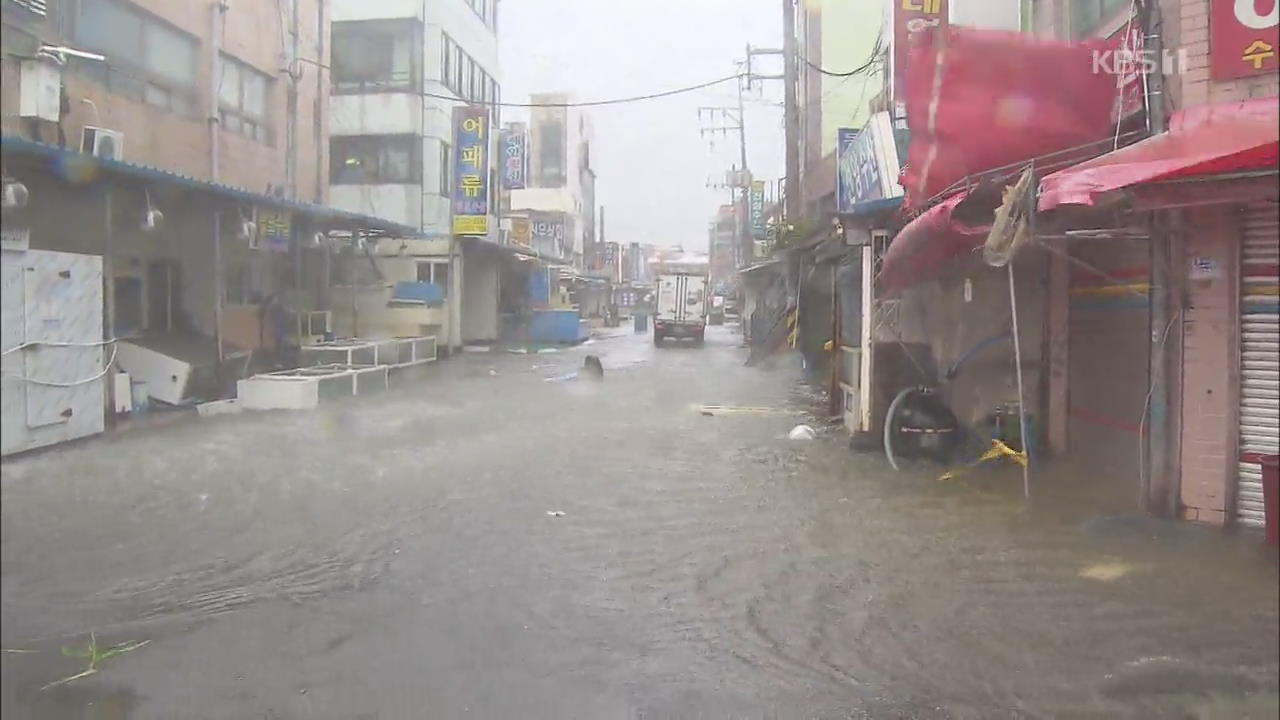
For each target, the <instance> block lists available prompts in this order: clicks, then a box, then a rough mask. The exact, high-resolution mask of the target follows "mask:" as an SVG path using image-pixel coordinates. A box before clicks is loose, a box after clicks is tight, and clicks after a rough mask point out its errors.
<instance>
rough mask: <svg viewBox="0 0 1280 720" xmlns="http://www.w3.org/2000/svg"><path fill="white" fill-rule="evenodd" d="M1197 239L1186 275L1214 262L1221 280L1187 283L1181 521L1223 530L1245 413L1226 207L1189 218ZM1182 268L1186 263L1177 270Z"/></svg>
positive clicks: (1234, 257)
mask: <svg viewBox="0 0 1280 720" xmlns="http://www.w3.org/2000/svg"><path fill="white" fill-rule="evenodd" d="M1186 220H1187V222H1188V223H1194V224H1195V227H1196V228H1197V232H1194V233H1190V234H1189V235H1188V237H1187V248H1186V251H1187V256H1186V257H1185V258H1180V259H1178V260H1175V262H1178V263H1179V264H1177V265H1175V271H1181V272H1186V271H1187V269H1188V267H1189V263H1190V262H1191V259H1192V258H1196V257H1199V258H1210V259H1212V260H1214V261H1216V262H1217V264H1218V267H1219V268H1221V269H1222V272H1221V277H1218V278H1210V279H1203V280H1190V281H1188V282H1187V305H1186V307H1185V309H1184V311H1183V317H1182V330H1183V356H1182V362H1183V376H1182V380H1183V384H1182V393H1183V395H1182V443H1181V445H1182V447H1181V464H1182V491H1181V501H1182V505H1183V510H1182V512H1183V517H1185V518H1187V519H1189V520H1198V521H1200V522H1208V523H1212V524H1216V525H1221V524H1222V523H1223V522H1224V520H1225V515H1224V511H1225V509H1226V500H1227V486H1228V484H1229V483H1233V482H1235V479H1236V456H1237V454H1238V451H1237V448H1236V442H1235V438H1236V433H1235V427H1234V426H1235V424H1236V418H1237V412H1238V407H1239V399H1238V397H1237V395H1236V393H1237V392H1238V385H1239V381H1238V377H1239V368H1238V366H1237V358H1238V357H1239V337H1238V335H1237V332H1238V330H1237V327H1238V323H1239V315H1240V309H1239V305H1238V304H1237V303H1238V296H1239V278H1238V276H1237V275H1236V268H1238V267H1239V248H1240V241H1239V237H1240V235H1239V228H1238V226H1237V224H1236V218H1235V217H1234V215H1233V214H1232V213H1231V211H1230V209H1228V208H1225V207H1217V208H1207V209H1201V210H1198V211H1195V212H1188V213H1187V217H1186ZM1179 261H1180V262H1179Z"/></svg>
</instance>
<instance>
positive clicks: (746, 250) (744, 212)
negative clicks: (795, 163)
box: [738, 46, 753, 267]
mask: <svg viewBox="0 0 1280 720" xmlns="http://www.w3.org/2000/svg"><path fill="white" fill-rule="evenodd" d="M747 50H748V52H749V51H750V46H748V47H747ZM746 81H747V78H738V153H739V158H740V160H741V161H742V177H741V178H739V179H740V180H742V187H741V188H740V189H739V191H738V195H739V200H740V201H741V203H742V205H741V209H740V210H739V212H740V213H741V216H740V217H741V218H742V224H741V226H740V227H739V231H740V233H741V235H740V238H739V242H740V244H741V247H742V256H741V257H740V258H739V262H738V266H739V267H747V266H748V265H750V264H751V256H752V254H753V253H752V252H751V250H752V248H751V201H750V194H751V171H750V170H749V169H747V129H746V128H747V119H746V117H745V116H744V113H743V105H742V85H743V83H745V82H746Z"/></svg>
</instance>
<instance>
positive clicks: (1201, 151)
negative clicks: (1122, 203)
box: [1039, 98, 1280, 210]
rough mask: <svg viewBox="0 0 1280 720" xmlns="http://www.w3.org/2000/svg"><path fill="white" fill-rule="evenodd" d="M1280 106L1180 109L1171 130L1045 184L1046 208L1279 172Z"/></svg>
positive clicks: (1256, 103) (1254, 103)
mask: <svg viewBox="0 0 1280 720" xmlns="http://www.w3.org/2000/svg"><path fill="white" fill-rule="evenodd" d="M1277 162H1280V104H1277V103H1276V99H1275V98H1263V99H1258V100H1245V101H1243V102H1233V103H1226V104H1221V105H1200V106H1197V107H1192V108H1188V109H1186V110H1179V111H1177V112H1175V113H1174V114H1173V116H1172V117H1171V118H1170V120H1169V130H1168V131H1167V132H1163V133H1161V134H1159V135H1156V136H1154V137H1149V138H1147V139H1146V140H1143V141H1141V142H1137V143H1134V144H1133V145H1130V146H1128V147H1123V148H1120V149H1119V150H1116V151H1115V152H1111V153H1107V154H1106V155H1102V156H1100V157H1096V158H1093V159H1092V160H1086V161H1085V162H1082V163H1080V164H1079V165H1074V166H1072V167H1069V168H1067V169H1065V170H1059V171H1058V172H1056V173H1053V174H1051V175H1047V176H1045V177H1044V178H1043V179H1042V180H1041V181H1040V203H1039V207H1040V209H1041V210H1051V209H1053V208H1055V207H1057V206H1059V205H1093V204H1094V203H1095V202H1096V201H1097V200H1098V197H1099V196H1100V195H1102V194H1104V193H1107V192H1111V191H1114V190H1119V189H1121V188H1125V187H1128V186H1130V185H1137V184H1139V183H1146V182H1152V181H1155V180H1177V179H1181V178H1188V177H1196V176H1201V175H1219V174H1222V173H1235V172H1247V171H1252V170H1268V169H1270V170H1275V169H1276V164H1277Z"/></svg>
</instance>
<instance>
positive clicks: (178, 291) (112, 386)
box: [0, 0, 408, 452]
mask: <svg viewBox="0 0 1280 720" xmlns="http://www.w3.org/2000/svg"><path fill="white" fill-rule="evenodd" d="M0 13H2V16H0V20H2V23H0V42H3V47H4V56H3V59H2V60H0V116H2V119H0V130H2V136H0V148H2V149H3V153H2V155H0V165H2V166H3V167H2V170H3V183H4V189H5V192H4V203H3V206H4V207H3V213H4V220H3V224H4V245H3V256H4V271H5V274H4V283H5V293H4V298H3V302H4V305H5V308H4V312H5V317H6V318H8V317H10V313H13V314H14V315H15V316H20V317H21V316H25V317H26V326H27V327H35V325H32V323H33V322H42V321H40V320H39V318H38V315H39V313H42V312H48V310H47V309H40V308H37V307H34V306H33V305H31V304H30V303H29V302H24V301H23V300H22V298H23V296H24V292H23V290H22V287H26V288H27V291H26V292H28V293H29V292H31V291H35V290H37V289H40V292H41V293H45V292H46V290H45V289H41V288H47V287H50V286H48V285H47V284H46V280H48V279H54V280H56V282H57V283H59V284H61V285H62V290H61V291H59V292H56V293H53V294H54V295H57V296H58V297H59V298H61V299H60V300H58V302H60V303H62V305H61V307H60V308H59V309H58V310H57V311H56V314H58V315H59V316H60V317H59V320H58V322H59V323H61V322H62V321H63V320H62V318H66V319H67V322H68V323H69V324H74V325H75V327H74V329H72V330H70V331H69V332H71V333H72V334H71V335H70V337H71V338H72V339H74V341H75V342H74V343H73V344H72V345H70V346H62V347H58V348H56V349H50V350H49V351H48V352H42V353H41V354H42V356H43V357H42V358H40V359H38V360H37V359H36V358H35V357H34V356H31V357H28V356H27V353H25V352H12V353H11V352H10V351H11V350H16V346H15V345H13V344H12V343H14V342H15V341H16V340H21V339H22V338H17V339H15V338H14V337H11V334H10V333H9V330H10V327H9V324H8V323H6V325H5V340H4V342H5V348H6V350H5V381H4V382H5V385H4V395H5V397H6V399H8V398H19V397H22V398H27V400H25V401H24V402H27V403H28V404H27V411H29V412H28V413H27V415H28V417H26V422H25V423H24V422H23V419H22V418H21V417H20V416H21V415H22V414H23V413H22V412H21V405H18V404H10V403H9V402H7V401H6V403H5V405H4V408H5V410H4V412H5V417H4V422H3V425H4V427H5V433H4V441H3V445H4V451H5V452H9V451H10V450H11V449H15V448H16V449H22V448H29V447H32V446H35V445H39V444H48V443H49V442H56V441H59V440H64V439H67V438H69V437H75V436H78V435H83V434H90V433H92V432H96V431H100V430H101V429H102V426H103V424H104V422H105V420H104V417H108V416H113V413H108V412H104V408H103V407H102V406H103V402H102V400H103V399H104V398H105V399H106V401H107V402H106V407H107V408H111V409H114V408H116V407H118V406H117V405H115V404H114V402H113V401H115V400H119V401H121V403H122V405H127V404H128V401H129V399H130V397H131V395H132V393H131V391H130V389H129V387H128V385H127V383H122V382H120V381H123V380H125V378H124V377H122V376H120V375H118V374H117V373H118V372H119V371H120V370H121V369H123V371H124V372H125V373H128V375H129V376H131V378H132V380H134V381H139V382H140V383H145V386H146V387H147V388H148V390H147V393H148V394H149V395H150V397H151V398H153V399H157V400H161V401H164V402H169V403H178V402H186V401H189V400H191V399H194V398H211V397H225V396H226V395H228V394H231V393H233V392H234V388H235V383H234V381H235V380H236V379H237V378H238V377H239V376H240V375H242V374H243V373H245V372H253V371H254V370H256V369H257V368H259V367H263V366H264V365H265V366H271V365H275V364H283V363H288V362H296V355H294V354H293V350H294V349H296V348H297V346H298V345H300V344H305V343H310V342H313V341H314V338H316V337H317V336H320V337H323V336H324V335H326V334H328V333H329V332H331V331H332V330H333V324H332V322H331V320H332V318H333V312H332V311H333V309H334V305H335V303H336V297H335V293H333V292H332V291H331V290H332V286H333V285H334V282H333V279H334V278H336V277H340V276H342V275H344V272H345V271H346V270H348V269H350V268H353V267H355V266H356V265H357V264H358V263H355V262H352V260H353V259H354V258H355V254H354V253H353V244H352V243H348V242H346V241H345V240H341V239H339V237H340V236H342V237H350V236H352V235H371V234H379V233H386V232H403V231H406V230H408V228H404V227H401V226H397V225H396V224H395V223H389V222H386V221H383V220H377V219H374V218H369V217H364V216H360V215H358V214H355V213H348V212H344V211H340V210H336V209H334V208H332V207H328V206H326V205H325V204H324V203H325V202H326V199H327V196H328V189H329V180H328V170H329V163H328V150H329V142H328V121H327V114H326V112H325V107H326V105H327V102H328V97H329V88H330V78H329V71H328V68H329V67H330V64H331V63H330V57H329V2H328V0H284V1H282V2H277V3H265V2H248V1H246V0H217V1H212V0H211V1H209V2H196V1H194V0H193V1H191V2H171V1H170V2H162V1H161V0H59V1H58V2H47V1H45V0H4V1H3V2H2V3H0ZM335 230H338V231H342V232H341V233H334V232H332V231H335ZM37 266H39V267H43V268H46V269H48V268H51V267H52V268H62V269H63V270H62V271H59V272H56V273H48V272H46V273H45V274H44V275H43V276H42V277H41V279H39V280H38V281H37V280H35V278H37V275H32V274H28V273H26V272H24V271H22V268H23V267H37ZM72 267H74V268H76V269H75V270H74V271H72V270H71V269H70V268H72ZM64 271H65V272H64ZM19 325H22V323H19ZM23 337H25V339H26V340H28V341H34V342H37V343H38V342H40V341H41V339H42V338H39V337H29V336H23ZM54 356H57V358H56V360H55V362H57V363H58V364H60V365H61V366H64V367H72V368H74V367H76V366H77V363H79V365H78V367H80V368H81V371H80V373H79V374H78V375H76V377H84V376H85V374H86V372H87V371H86V369H85V365H84V363H85V362H86V361H89V362H90V364H91V365H92V366H93V367H103V366H104V363H105V366H106V368H107V369H106V371H105V372H103V373H96V374H94V373H89V374H90V375H91V378H90V379H89V380H85V381H76V382H74V383H71V384H70V385H69V386H68V387H67V388H64V389H59V390H51V389H49V388H48V387H47V386H46V385H44V384H43V383H40V382H35V381H33V380H30V379H29V378H28V377H27V376H26V374H27V372H28V371H30V373H31V375H32V376H36V377H42V375H41V374H40V372H39V371H38V370H39V368H37V367H35V366H36V365H38V364H39V363H44V362H47V361H48V360H49V359H50V358H54ZM107 357H110V358H112V359H111V360H107V359H106V358H107ZM247 358H252V360H253V365H251V364H250V361H249V360H248V359H247ZM33 368H34V369H33ZM117 388H121V389H120V390H119V391H117ZM95 404H96V405H97V406H98V407H97V408H94V405H95ZM15 408H18V411H17V415H11V413H12V412H14V409H15ZM38 408H53V409H55V410H54V412H55V413H56V414H57V416H56V417H55V418H52V419H44V418H37V417H35V416H34V415H32V414H31V413H32V412H36V411H37V410H38ZM68 418H72V419H71V420H68Z"/></svg>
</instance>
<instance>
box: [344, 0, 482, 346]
mask: <svg viewBox="0 0 1280 720" xmlns="http://www.w3.org/2000/svg"><path fill="white" fill-rule="evenodd" d="M498 6H499V3H498V0H440V1H439V2H430V3H426V2H408V1H407V0H399V1H396V2H379V3H371V2H364V1H362V0H333V21H332V22H333V32H332V52H333V65H332V67H333V92H332V96H331V98H330V100H329V121H330V124H331V138H330V174H331V179H330V192H331V195H332V198H333V203H334V205H336V206H338V207H341V208H345V209H348V210H352V211H355V212H360V213H363V214H367V215H372V216H375V217H379V218H384V219H386V220H389V221H392V222H396V223H399V224H402V225H406V226H409V227H412V228H415V229H416V230H417V231H418V234H419V235H420V236H421V237H419V238H416V239H408V240H406V241H404V242H400V243H391V244H385V243H384V244H382V245H380V246H379V247H378V249H377V251H376V253H377V255H378V256H379V259H378V266H379V269H380V272H381V273H382V276H383V280H384V281H383V282H381V283H377V284H375V285H373V286H370V287H368V288H366V291H365V292H364V293H362V294H361V298H362V302H361V304H360V306H359V308H358V311H359V312H360V313H361V314H362V315H363V316H364V317H365V318H366V319H367V323H366V324H368V323H373V324H374V329H373V332H377V333H382V334H386V333H390V334H404V333H413V334H416V333H420V332H430V333H436V334H439V335H442V336H443V337H446V338H448V340H447V345H448V346H449V347H457V346H459V345H461V344H463V343H467V342H473V341H483V340H492V339H495V338H496V337H497V335H498V302H499V294H500V293H499V283H500V281H499V276H500V274H501V267H502V256H501V254H500V253H498V252H497V251H496V250H495V248H494V244H495V243H496V242H497V241H498V223H497V220H496V215H497V211H498V208H497V205H496V203H494V202H490V204H489V209H488V211H489V214H490V215H491V216H493V217H491V218H490V222H489V223H488V226H489V231H488V235H487V236H485V237H480V238H468V239H467V241H466V242H458V243H454V242H451V241H450V239H449V238H450V237H451V234H452V230H453V228H452V227H451V222H452V214H451V207H452V201H453V198H452V193H453V188H454V177H453V176H454V164H455V148H454V147H453V144H454V127H453V111H454V109H455V108H458V107H461V106H463V105H466V104H471V105H486V106H488V107H489V108H490V112H489V113H488V127H487V128H485V134H486V138H487V140H486V146H487V148H488V152H487V153H485V156H486V163H485V164H486V165H487V175H488V178H487V181H488V187H489V190H490V193H489V197H490V199H493V198H496V197H497V190H496V187H497V178H496V172H495V168H494V165H493V163H492V161H491V158H492V157H493V153H494V151H495V150H496V147H497V145H496V140H497V128H498V127H499V123H500V113H499V112H498V108H499V107H500V106H499V105H498V103H499V101H500V96H501V88H500V86H499V82H498V40H497V29H498ZM396 282H423V283H427V284H430V285H436V286H438V287H439V294H440V295H442V296H443V298H442V300H441V301H440V302H438V303H435V304H434V305H432V306H429V307H417V308H413V309H410V308H406V307H401V306H398V305H397V304H396V303H395V302H394V301H395V298H394V297H393V296H392V293H393V291H394V287H395V285H394V284H395V283H396ZM442 344H446V343H442Z"/></svg>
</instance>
